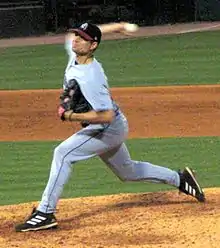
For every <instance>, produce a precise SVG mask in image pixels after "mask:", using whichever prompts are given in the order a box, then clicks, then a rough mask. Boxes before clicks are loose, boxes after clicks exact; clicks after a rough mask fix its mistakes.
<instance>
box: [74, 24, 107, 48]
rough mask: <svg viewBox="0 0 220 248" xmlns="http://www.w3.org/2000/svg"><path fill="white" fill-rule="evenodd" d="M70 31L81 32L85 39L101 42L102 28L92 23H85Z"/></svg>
mask: <svg viewBox="0 0 220 248" xmlns="http://www.w3.org/2000/svg"><path fill="white" fill-rule="evenodd" d="M70 32H74V33H77V34H79V35H80V36H81V37H83V39H85V40H88V41H95V42H98V43H100V41H101V38H102V32H101V30H100V28H99V27H98V26H97V25H95V24H92V23H88V22H86V23H83V24H82V25H81V26H80V27H78V28H74V29H70Z"/></svg>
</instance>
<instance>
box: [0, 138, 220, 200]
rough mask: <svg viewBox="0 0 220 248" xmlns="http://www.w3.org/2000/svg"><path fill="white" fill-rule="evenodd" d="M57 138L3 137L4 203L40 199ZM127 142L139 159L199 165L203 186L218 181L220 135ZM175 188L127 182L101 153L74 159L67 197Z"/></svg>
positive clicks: (0, 179)
mask: <svg viewBox="0 0 220 248" xmlns="http://www.w3.org/2000/svg"><path fill="white" fill-rule="evenodd" d="M57 144H58V143H57V142H17V143H13V142H0V157H1V173H0V205H5V204H16V203H21V202H29V201H35V200H40V198H41V194H42V192H43V190H44V187H45V185H46V182H47V179H48V175H49V169H50V162H51V158H52V153H53V149H54V148H55V146H56V145H57ZM127 145H128V147H129V149H130V151H131V156H132V158H133V159H134V160H146V161H149V162H152V163H154V164H159V165H162V166H167V167H170V168H172V169H175V170H177V169H179V168H183V167H184V166H190V167H193V168H194V169H196V171H197V173H198V179H199V180H200V182H201V184H202V186H204V187H212V186H219V185H220V180H219V175H220V167H219V155H218V154H219V150H220V138H219V137H205V138H163V139H139V140H138V139H137V140H136V139H134V140H129V141H128V142H127ZM167 189H174V188H173V187H170V186H167V185H162V184H153V183H143V182H135V183H132V182H130V183H128V182H126V183H123V182H121V181H119V180H118V179H117V178H116V177H115V176H114V175H113V173H112V172H111V171H110V170H109V169H108V168H107V167H106V166H105V165H104V164H103V162H101V161H100V160H99V159H98V158H95V159H91V160H87V161H84V162H80V163H77V164H75V165H74V170H73V173H72V176H71V178H70V180H69V182H68V183H67V185H66V186H65V189H64V192H63V195H62V197H63V198H72V197H79V196H90V195H106V194H116V193H123V192H148V191H158V190H167Z"/></svg>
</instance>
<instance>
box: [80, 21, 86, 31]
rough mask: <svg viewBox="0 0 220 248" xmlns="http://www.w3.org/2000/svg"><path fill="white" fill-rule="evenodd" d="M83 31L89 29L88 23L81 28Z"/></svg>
mask: <svg viewBox="0 0 220 248" xmlns="http://www.w3.org/2000/svg"><path fill="white" fill-rule="evenodd" d="M80 28H81V29H83V30H86V29H87V28H88V23H84V24H82V25H81V26H80Z"/></svg>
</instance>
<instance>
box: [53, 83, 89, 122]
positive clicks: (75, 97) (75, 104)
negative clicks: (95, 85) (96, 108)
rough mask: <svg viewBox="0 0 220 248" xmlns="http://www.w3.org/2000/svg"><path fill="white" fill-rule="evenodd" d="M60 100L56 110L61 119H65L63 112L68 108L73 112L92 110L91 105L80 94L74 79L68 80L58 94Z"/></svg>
mask: <svg viewBox="0 0 220 248" xmlns="http://www.w3.org/2000/svg"><path fill="white" fill-rule="evenodd" d="M60 101H61V103H60V106H59V110H58V112H59V116H60V118H61V120H63V121H64V120H65V118H64V113H65V112H66V111H68V110H72V111H73V112H74V113H85V112H88V111H90V110H92V106H91V105H90V103H89V102H88V101H87V100H86V98H85V97H84V95H83V94H82V92H81V89H80V86H79V84H78V83H77V81H76V80H75V79H72V80H70V81H69V82H68V84H67V85H66V88H65V90H64V91H63V92H62V94H61V95H60Z"/></svg>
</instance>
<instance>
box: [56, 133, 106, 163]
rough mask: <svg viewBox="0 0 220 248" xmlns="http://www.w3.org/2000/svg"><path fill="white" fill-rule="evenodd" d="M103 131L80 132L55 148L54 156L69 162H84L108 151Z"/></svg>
mask: <svg viewBox="0 0 220 248" xmlns="http://www.w3.org/2000/svg"><path fill="white" fill-rule="evenodd" d="M109 149H110V148H109V143H108V142H106V138H105V131H104V132H103V131H99V130H81V131H79V132H77V133H76V134H74V135H72V136H70V137H69V138H68V139H66V140H65V141H63V142H62V143H61V144H60V145H58V146H57V147H56V148H55V155H56V156H60V157H62V159H67V160H68V161H71V162H76V161H80V160H85V159H88V158H91V157H94V156H96V155H99V154H101V153H104V152H105V151H107V150H109Z"/></svg>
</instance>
